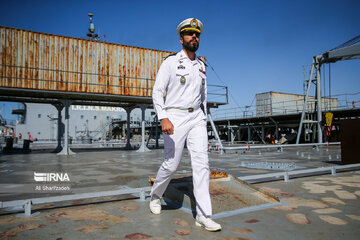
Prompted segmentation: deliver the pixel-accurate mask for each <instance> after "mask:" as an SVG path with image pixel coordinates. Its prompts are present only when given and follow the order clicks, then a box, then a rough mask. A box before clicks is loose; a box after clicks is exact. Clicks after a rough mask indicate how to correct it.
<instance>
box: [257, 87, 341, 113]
mask: <svg viewBox="0 0 360 240" xmlns="http://www.w3.org/2000/svg"><path fill="white" fill-rule="evenodd" d="M304 99H305V96H304V95H298V94H291V93H280V92H265V93H258V94H256V116H267V115H280V114H294V113H298V112H302V110H303V106H304ZM308 106H309V108H308V109H313V110H315V106H316V102H315V97H313V96H311V97H310V101H309V102H308ZM321 106H322V109H323V111H324V110H326V111H329V110H331V109H337V107H338V99H337V98H322V104H321Z"/></svg>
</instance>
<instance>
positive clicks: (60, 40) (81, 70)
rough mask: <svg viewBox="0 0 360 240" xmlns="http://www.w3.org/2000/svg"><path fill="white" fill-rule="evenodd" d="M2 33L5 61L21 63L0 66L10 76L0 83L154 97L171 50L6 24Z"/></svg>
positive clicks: (0, 53) (1, 56)
mask: <svg viewBox="0 0 360 240" xmlns="http://www.w3.org/2000/svg"><path fill="white" fill-rule="evenodd" d="M0 38H1V48H0V61H1V64H4V65H17V66H20V68H17V69H15V68H10V67H2V66H1V67H0V74H1V75H6V77H7V78H2V79H1V80H0V84H1V86H5V87H13V88H27V89H39V90H52V91H54V90H57V91H71V92H88V93H106V94H113V95H115V94H116V95H118V94H121V95H132V96H147V97H151V94H152V87H153V85H154V83H155V81H154V80H155V77H156V74H157V72H158V69H159V68H160V65H161V63H162V61H163V59H164V57H165V56H167V55H169V54H171V52H166V51H160V50H152V49H145V48H138V47H132V46H124V45H119V44H112V43H105V42H92V41H88V40H84V39H78V38H71V37H65V36H58V35H51V34H46V33H38V32H32V31H28V30H19V29H14V28H8V27H0ZM40 68H41V69H40ZM12 77H18V78H25V80H13V79H12ZM32 78H34V79H32ZM39 80H45V81H39ZM71 82H73V83H71ZM94 84H95V85H94Z"/></svg>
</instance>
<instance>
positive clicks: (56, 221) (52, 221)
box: [49, 219, 59, 224]
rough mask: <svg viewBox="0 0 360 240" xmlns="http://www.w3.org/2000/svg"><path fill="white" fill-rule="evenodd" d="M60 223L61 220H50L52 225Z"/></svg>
mask: <svg viewBox="0 0 360 240" xmlns="http://www.w3.org/2000/svg"><path fill="white" fill-rule="evenodd" d="M58 222H59V220H57V219H50V221H49V223H51V224H53V223H58Z"/></svg>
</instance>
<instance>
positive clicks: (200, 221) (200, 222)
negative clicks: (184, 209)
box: [195, 216, 221, 232]
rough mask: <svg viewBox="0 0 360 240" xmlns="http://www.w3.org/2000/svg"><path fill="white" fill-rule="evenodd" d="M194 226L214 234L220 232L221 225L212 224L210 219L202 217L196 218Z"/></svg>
mask: <svg viewBox="0 0 360 240" xmlns="http://www.w3.org/2000/svg"><path fill="white" fill-rule="evenodd" d="M195 225H196V226H198V227H204V228H205V229H206V230H208V231H210V232H215V231H219V230H221V225H220V224H218V223H216V222H214V221H213V220H212V219H211V218H208V217H204V216H200V217H198V216H196V220H195Z"/></svg>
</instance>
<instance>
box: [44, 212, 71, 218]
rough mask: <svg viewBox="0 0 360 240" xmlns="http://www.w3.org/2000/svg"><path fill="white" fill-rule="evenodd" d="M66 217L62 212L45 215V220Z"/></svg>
mask: <svg viewBox="0 0 360 240" xmlns="http://www.w3.org/2000/svg"><path fill="white" fill-rule="evenodd" d="M65 215H67V213H66V212H65V211H63V212H56V213H52V214H49V215H46V216H45V218H58V217H63V216H65Z"/></svg>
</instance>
